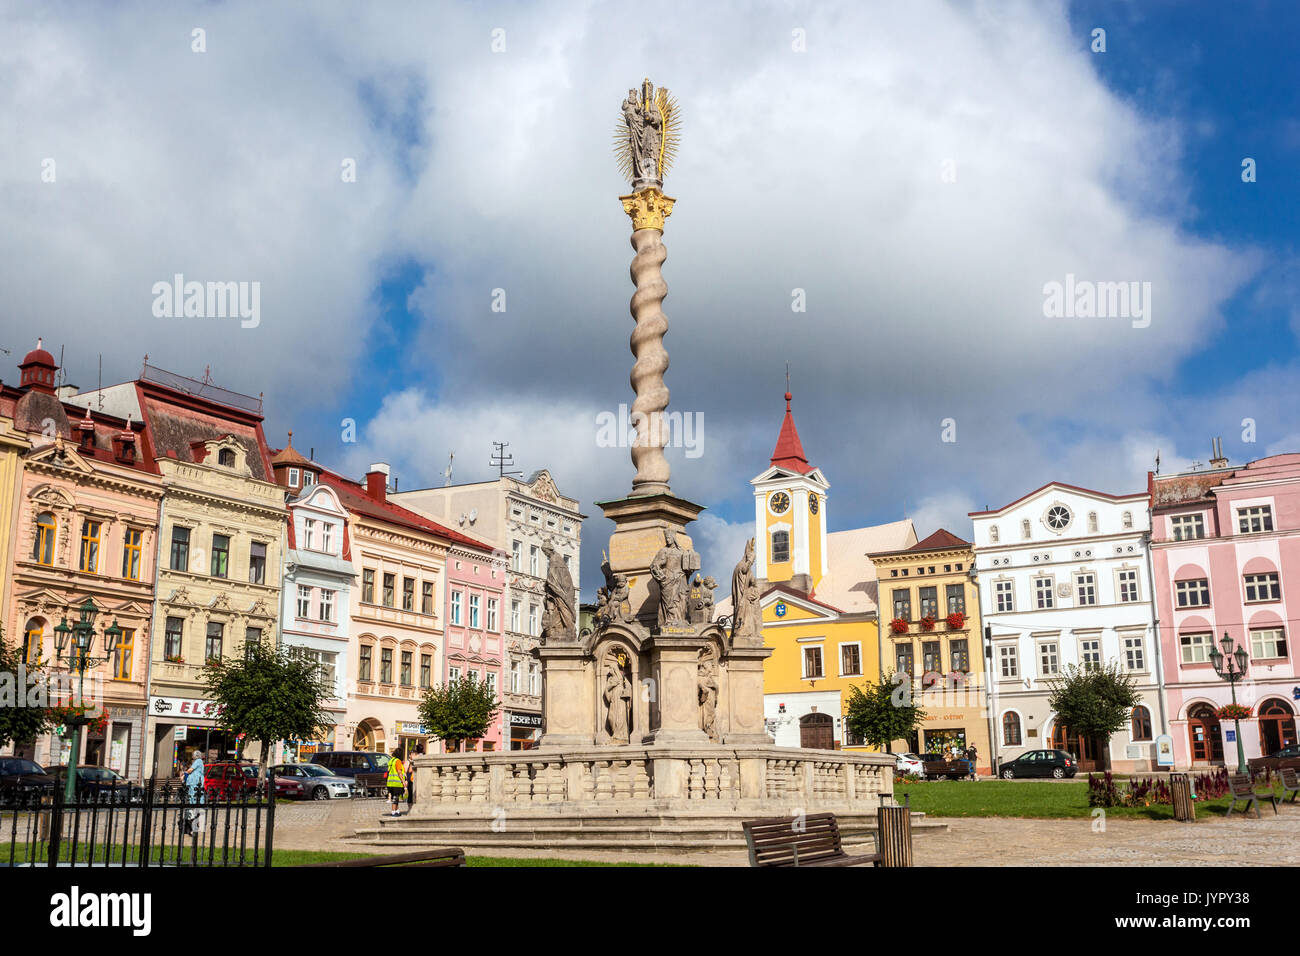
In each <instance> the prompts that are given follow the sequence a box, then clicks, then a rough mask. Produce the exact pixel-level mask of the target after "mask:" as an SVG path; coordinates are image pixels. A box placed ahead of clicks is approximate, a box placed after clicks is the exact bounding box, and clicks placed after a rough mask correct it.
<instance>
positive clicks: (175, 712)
mask: <svg viewBox="0 0 1300 956" xmlns="http://www.w3.org/2000/svg"><path fill="white" fill-rule="evenodd" d="M149 713H151V714H153V715H154V716H155V717H200V718H210V719H216V717H217V716H218V715H219V714H220V713H221V709H220V707H218V706H217V702H216V701H215V700H204V699H202V698H197V699H196V698H193V697H150V698H149Z"/></svg>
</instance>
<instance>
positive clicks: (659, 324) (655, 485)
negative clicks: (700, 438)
mask: <svg viewBox="0 0 1300 956" xmlns="http://www.w3.org/2000/svg"><path fill="white" fill-rule="evenodd" d="M632 248H633V249H635V250H636V255H635V256H634V257H633V259H632V269H631V272H632V282H633V284H634V285H635V286H636V292H634V293H633V294H632V302H631V310H632V318H633V319H634V320H636V328H635V329H633V330H632V341H631V346H632V354H633V355H634V356H636V362H635V363H634V364H633V365H632V376H631V381H632V390H633V391H634V392H635V393H636V398H635V399H634V400H633V402H632V422H633V423H634V425H635V426H636V432H637V436H636V440H635V442H634V443H633V445H632V464H634V465H635V466H636V476H635V477H634V478H633V479H632V494H634V495H653V494H661V493H662V494H667V493H669V488H668V459H667V458H665V457H664V446H665V445H666V444H667V443H668V435H667V433H666V430H665V428H664V418H663V413H664V409H666V408H667V407H668V386H667V385H665V384H664V372H665V371H667V370H668V351H667V349H665V348H664V334H665V333H666V332H667V331H668V317H667V316H666V315H664V313H663V310H662V309H661V308H660V303H661V302H663V300H664V296H665V295H667V294H668V285H667V283H665V282H664V278H663V273H662V272H661V271H660V267H661V266H662V265H663V263H664V260H665V259H667V258H668V252H667V250H666V249H665V248H664V243H663V234H662V233H661V232H660V230H658V229H637V230H635V231H634V232H633V233H632Z"/></svg>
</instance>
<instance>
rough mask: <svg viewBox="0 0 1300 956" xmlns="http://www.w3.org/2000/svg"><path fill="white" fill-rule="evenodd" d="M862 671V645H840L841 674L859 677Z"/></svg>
mask: <svg viewBox="0 0 1300 956" xmlns="http://www.w3.org/2000/svg"><path fill="white" fill-rule="evenodd" d="M861 673H862V646H861V645H860V644H841V645H840V676H841V677H857V676H859V675H860V674H861Z"/></svg>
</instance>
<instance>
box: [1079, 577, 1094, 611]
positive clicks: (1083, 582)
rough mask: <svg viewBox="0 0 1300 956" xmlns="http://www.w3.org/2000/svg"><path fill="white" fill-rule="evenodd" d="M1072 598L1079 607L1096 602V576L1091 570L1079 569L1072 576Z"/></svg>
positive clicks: (1088, 605)
mask: <svg viewBox="0 0 1300 956" xmlns="http://www.w3.org/2000/svg"><path fill="white" fill-rule="evenodd" d="M1074 595H1075V597H1074V600H1075V604H1077V605H1078V606H1079V607H1090V606H1092V605H1094V604H1096V603H1097V576H1096V575H1095V574H1093V573H1092V572H1091V571H1080V572H1079V573H1078V574H1076V575H1075V576H1074Z"/></svg>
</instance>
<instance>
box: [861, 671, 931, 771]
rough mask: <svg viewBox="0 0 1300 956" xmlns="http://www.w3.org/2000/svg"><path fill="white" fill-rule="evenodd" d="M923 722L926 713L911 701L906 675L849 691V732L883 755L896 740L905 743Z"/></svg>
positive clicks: (890, 674)
mask: <svg viewBox="0 0 1300 956" xmlns="http://www.w3.org/2000/svg"><path fill="white" fill-rule="evenodd" d="M923 720H925V711H924V710H922V709H921V708H920V707H918V706H917V705H916V704H915V702H914V701H913V698H912V682H911V680H909V679H908V676H907V675H906V674H894V673H892V672H891V673H889V674H886V675H885V677H884V679H883V680H881V682H880V683H879V684H876V683H874V682H872V681H869V680H868V681H864V682H863V685H862V687H861V688H858V687H854V686H852V685H850V687H849V712H848V715H847V716H846V717H845V722H846V723H847V724H848V728H849V730H850V731H851V732H852V733H854V734H856V735H857V736H859V737H861V738H862V739H863V740H865V741H866V742H867V743H869V744H871V745H872V746H873V747H878V748H880V749H881V750H884V751H886V752H888V751H889V748H890V746H891V745H892V744H893V742H894V741H895V740H906V739H907V738H908V737H909V736H911V735H912V733H913V732H915V730H916V728H917V727H919V726H921V722H922V721H923Z"/></svg>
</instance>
